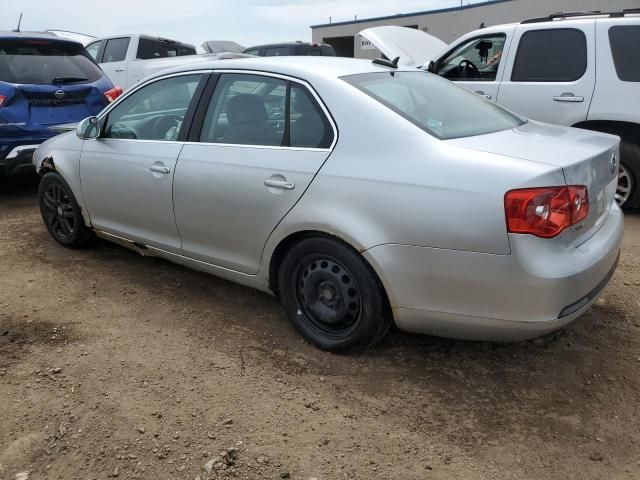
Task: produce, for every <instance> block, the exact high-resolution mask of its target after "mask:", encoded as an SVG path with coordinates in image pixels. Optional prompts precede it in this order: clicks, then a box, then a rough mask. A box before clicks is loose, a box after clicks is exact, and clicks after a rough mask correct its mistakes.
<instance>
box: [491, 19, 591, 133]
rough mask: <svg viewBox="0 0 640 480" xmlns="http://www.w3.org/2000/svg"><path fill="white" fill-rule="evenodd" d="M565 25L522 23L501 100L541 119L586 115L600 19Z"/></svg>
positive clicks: (565, 120) (570, 120) (568, 121)
mask: <svg viewBox="0 0 640 480" xmlns="http://www.w3.org/2000/svg"><path fill="white" fill-rule="evenodd" d="M563 23H564V22H555V23H554V24H553V26H551V25H550V24H549V23H548V22H547V23H542V24H540V25H536V24H527V23H525V24H521V25H518V27H517V28H516V31H515V36H514V39H513V43H512V45H511V49H510V54H509V57H508V59H507V63H506V71H505V75H504V77H503V81H502V83H501V84H500V89H499V92H498V103H499V104H501V105H503V106H505V107H506V108H508V109H510V110H513V111H514V112H516V113H519V114H521V115H524V116H525V117H528V118H532V119H534V120H539V121H542V122H548V123H555V124H560V125H575V124H576V123H578V122H581V121H584V120H586V119H587V113H588V111H589V105H590V103H591V98H592V97H593V90H594V88H595V80H596V57H595V48H594V45H595V20H588V19H587V20H573V21H571V23H570V24H569V26H563ZM556 24H557V26H555V25H556Z"/></svg>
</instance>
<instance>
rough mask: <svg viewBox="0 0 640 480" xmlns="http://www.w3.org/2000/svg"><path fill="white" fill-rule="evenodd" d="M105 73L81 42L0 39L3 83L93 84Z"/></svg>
mask: <svg viewBox="0 0 640 480" xmlns="http://www.w3.org/2000/svg"><path fill="white" fill-rule="evenodd" d="M102 75H103V74H102V70H100V69H99V68H98V66H97V65H96V64H95V63H94V62H93V60H91V58H90V57H89V55H88V54H87V52H86V50H85V49H84V47H83V46H82V45H80V44H75V43H67V42H56V41H49V40H40V39H34V40H22V39H21V40H2V41H0V81H2V82H8V83H22V84H36V85H48V84H51V83H90V82H95V81H96V80H98V79H99V78H100V77H102Z"/></svg>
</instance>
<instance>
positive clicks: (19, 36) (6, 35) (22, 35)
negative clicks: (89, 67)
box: [0, 32, 82, 45]
mask: <svg viewBox="0 0 640 480" xmlns="http://www.w3.org/2000/svg"><path fill="white" fill-rule="evenodd" d="M0 40H52V41H54V42H64V43H76V44H78V45H82V44H81V43H80V42H76V41H75V40H71V39H69V38H64V37H58V36H57V35H54V34H52V33H46V32H0Z"/></svg>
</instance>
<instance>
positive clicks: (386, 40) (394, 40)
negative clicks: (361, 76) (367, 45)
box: [358, 26, 447, 67]
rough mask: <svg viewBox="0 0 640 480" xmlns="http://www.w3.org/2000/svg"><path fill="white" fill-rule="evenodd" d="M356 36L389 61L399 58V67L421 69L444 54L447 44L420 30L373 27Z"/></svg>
mask: <svg viewBox="0 0 640 480" xmlns="http://www.w3.org/2000/svg"><path fill="white" fill-rule="evenodd" d="M358 35H360V36H362V37H364V38H365V39H367V40H369V41H370V42H371V43H372V44H373V45H374V46H375V47H376V48H377V49H378V50H380V51H381V52H382V53H383V54H384V55H385V56H386V57H387V58H388V59H389V60H393V59H395V58H396V57H400V61H399V62H398V63H399V65H402V66H405V67H411V66H415V67H422V66H424V65H426V64H427V63H429V62H430V61H431V60H435V59H437V58H438V57H439V56H440V54H442V53H444V51H445V49H446V48H447V44H446V43H444V42H443V41H442V40H440V39H438V38H436V37H434V36H433V35H429V34H428V33H425V32H423V31H421V30H416V29H415V28H408V27H397V26H386V27H373V28H367V29H366V30H363V31H361V32H360V33H359V34H358Z"/></svg>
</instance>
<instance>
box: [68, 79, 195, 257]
mask: <svg viewBox="0 0 640 480" xmlns="http://www.w3.org/2000/svg"><path fill="white" fill-rule="evenodd" d="M205 76H206V75H205V74H203V73H192V74H183V75H179V76H170V77H167V78H162V79H159V80H155V81H153V82H151V83H148V84H146V85H144V86H142V87H141V88H139V89H137V90H135V91H134V92H133V93H132V94H130V95H128V96H127V97H126V98H124V99H123V100H122V101H121V102H119V103H118V104H117V105H116V106H115V107H114V108H113V109H111V110H110V111H108V112H107V115H106V117H103V118H102V119H101V125H102V127H101V130H102V133H101V135H100V137H99V138H97V139H95V140H85V143H84V145H83V149H82V155H81V158H80V178H81V181H82V193H83V196H84V200H85V202H86V205H87V209H88V211H89V215H90V217H91V223H92V224H93V226H94V227H95V228H97V229H98V230H102V231H104V232H107V233H110V234H113V235H116V236H119V237H123V238H126V239H129V240H133V241H137V242H140V243H143V244H145V245H149V246H152V247H156V248H160V249H163V250H167V251H170V252H173V253H180V237H179V235H178V230H177V228H176V224H175V217H174V214H173V198H172V187H173V174H174V169H175V165H176V160H177V158H178V155H179V154H180V150H181V149H182V147H183V145H184V143H183V141H182V137H181V135H183V132H182V130H183V120H184V119H185V116H186V115H187V113H188V112H191V110H192V109H194V108H195V103H197V98H196V97H197V96H198V93H197V92H199V88H198V87H199V86H200V84H201V82H202V81H203V79H204V78H205ZM200 88H201V87H200ZM186 123H189V122H188V121H187V122H186Z"/></svg>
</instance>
